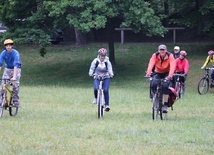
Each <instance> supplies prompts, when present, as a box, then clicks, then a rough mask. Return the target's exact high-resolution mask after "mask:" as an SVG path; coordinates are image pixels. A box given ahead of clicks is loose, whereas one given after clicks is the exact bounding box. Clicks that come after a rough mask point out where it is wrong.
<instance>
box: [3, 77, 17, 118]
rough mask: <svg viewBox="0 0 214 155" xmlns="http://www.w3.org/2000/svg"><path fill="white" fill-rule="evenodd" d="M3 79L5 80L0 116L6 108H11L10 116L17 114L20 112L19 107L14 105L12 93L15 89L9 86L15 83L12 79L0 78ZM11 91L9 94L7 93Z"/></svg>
mask: <svg viewBox="0 0 214 155" xmlns="http://www.w3.org/2000/svg"><path fill="white" fill-rule="evenodd" d="M0 80H1V81H4V83H2V84H3V86H2V90H1V103H0V117H2V115H3V111H4V109H5V110H7V108H9V114H10V116H15V115H16V114H17V113H18V107H17V106H12V105H11V103H12V95H13V91H12V90H11V89H10V87H8V85H9V84H10V85H11V86H12V85H13V84H12V82H11V81H10V79H0ZM8 93H9V96H7V94H8Z"/></svg>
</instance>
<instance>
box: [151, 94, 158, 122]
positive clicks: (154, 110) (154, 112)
mask: <svg viewBox="0 0 214 155" xmlns="http://www.w3.org/2000/svg"><path fill="white" fill-rule="evenodd" d="M158 114H159V99H158V96H157V95H156V94H155V95H154V97H153V105H152V119H153V120H158Z"/></svg>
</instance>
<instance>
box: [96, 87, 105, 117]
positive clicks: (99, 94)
mask: <svg viewBox="0 0 214 155" xmlns="http://www.w3.org/2000/svg"><path fill="white" fill-rule="evenodd" d="M97 99H98V103H97V105H98V118H99V119H100V118H101V117H103V114H104V107H103V103H102V102H103V99H102V92H101V91H100V90H99V91H98V92H97Z"/></svg>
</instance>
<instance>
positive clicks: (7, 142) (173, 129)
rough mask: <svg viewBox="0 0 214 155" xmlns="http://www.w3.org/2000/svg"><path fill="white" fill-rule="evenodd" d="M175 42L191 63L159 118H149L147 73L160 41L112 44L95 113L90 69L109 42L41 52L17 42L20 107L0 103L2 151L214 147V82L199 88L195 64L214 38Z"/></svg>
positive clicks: (92, 154) (23, 154)
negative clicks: (105, 109)
mask: <svg viewBox="0 0 214 155" xmlns="http://www.w3.org/2000/svg"><path fill="white" fill-rule="evenodd" d="M179 45H180V46H181V47H182V49H185V50H186V51H187V52H188V59H189V62H190V65H191V66H190V73H189V76H188V79H187V82H186V85H187V89H186V93H185V96H184V98H183V99H181V100H178V101H177V102H176V103H175V105H174V110H173V111H171V110H169V113H168V116H167V120H164V121H161V120H158V121H153V120H152V117H151V106H152V105H151V101H150V99H149V97H148V94H149V93H148V86H149V81H147V80H146V79H144V72H145V70H146V68H147V63H148V61H149V58H150V56H151V54H152V53H153V52H154V51H156V49H157V46H158V44H125V45H123V46H122V45H119V44H116V45H115V56H116V65H115V66H114V71H115V77H114V78H113V79H112V81H111V87H110V106H111V111H110V112H109V113H105V116H104V118H103V119H100V120H99V119H97V106H95V105H93V104H92V100H93V88H92V78H90V77H89V76H88V70H89V67H90V63H91V61H92V60H93V59H94V57H96V54H97V50H98V49H99V48H100V47H106V48H107V44H89V45H87V46H84V47H82V48H78V47H75V46H63V45H58V46H52V47H49V48H48V53H47V55H46V56H45V57H44V58H43V57H40V55H39V54H38V52H37V50H38V49H37V48H35V47H27V48H22V47H17V49H18V50H19V52H20V55H21V59H22V63H23V67H22V77H21V90H20V97H21V107H20V109H19V113H18V115H17V116H15V117H10V116H9V114H8V111H4V115H3V117H2V118H1V119H0V131H1V134H0V154H8V155H14V154H17V155H28V154H31V155H43V154H45V155H46V154H50V155H52V154H54V155H67V154H81V155H85V154H86V155H99V154H112V155H117V154H121V155H122V154H128V155H136V154H137V155H138V154H139V155H141V154H155V155H158V154H172V155H180V154H194V155H196V154H197V155H201V154H203V155H206V154H207V155H208V154H214V149H213V145H214V135H213V132H214V121H213V119H214V114H213V111H214V108H213V106H212V105H213V99H214V98H213V95H214V89H211V90H210V91H209V92H208V93H207V94H206V95H199V94H198V92H197V82H198V80H199V79H200V78H201V77H202V75H203V73H204V72H203V71H202V70H200V67H201V66H202V64H203V63H204V61H205V58H206V56H207V51H208V50H209V49H212V48H214V45H212V44H199V43H195V44H179ZM167 46H168V49H169V50H171V49H173V45H172V44H167ZM1 73H2V72H1Z"/></svg>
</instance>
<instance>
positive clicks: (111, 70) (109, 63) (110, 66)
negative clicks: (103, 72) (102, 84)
mask: <svg viewBox="0 0 214 155" xmlns="http://www.w3.org/2000/svg"><path fill="white" fill-rule="evenodd" d="M107 65H108V73H109V76H110V77H113V76H114V72H113V69H112V65H111V62H110V61H108V62H107Z"/></svg>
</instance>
